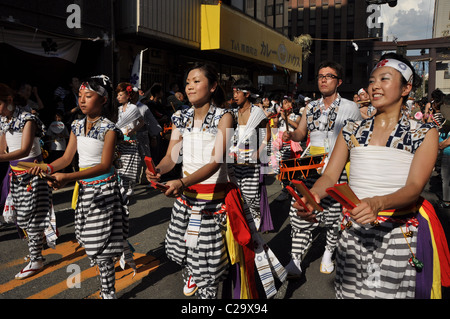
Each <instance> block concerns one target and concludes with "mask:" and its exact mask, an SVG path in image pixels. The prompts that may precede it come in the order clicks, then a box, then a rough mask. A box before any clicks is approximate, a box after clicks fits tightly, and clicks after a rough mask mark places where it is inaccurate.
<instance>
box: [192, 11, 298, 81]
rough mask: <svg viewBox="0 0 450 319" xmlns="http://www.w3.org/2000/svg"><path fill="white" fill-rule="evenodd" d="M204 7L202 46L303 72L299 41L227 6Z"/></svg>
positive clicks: (202, 47)
mask: <svg viewBox="0 0 450 319" xmlns="http://www.w3.org/2000/svg"><path fill="white" fill-rule="evenodd" d="M201 10H202V11H201V19H202V21H201V49H202V50H222V51H226V52H228V53H231V54H233V55H238V56H243V57H246V58H250V59H254V60H257V61H262V62H266V63H270V64H275V65H276V66H278V67H283V68H286V69H289V70H293V71H295V72H301V70H302V48H301V46H300V45H298V44H295V43H294V42H292V41H290V40H289V39H288V38H286V37H284V36H283V35H281V34H279V33H278V32H276V31H274V30H272V29H270V28H268V27H266V26H264V25H263V24H262V23H258V22H256V21H255V20H253V19H251V18H250V17H246V16H245V15H243V14H241V13H239V12H237V11H234V10H232V9H230V8H228V7H226V6H222V5H207V4H203V5H202V9H201Z"/></svg>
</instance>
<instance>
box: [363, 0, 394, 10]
mask: <svg viewBox="0 0 450 319" xmlns="http://www.w3.org/2000/svg"><path fill="white" fill-rule="evenodd" d="M366 3H367V4H386V3H387V4H388V5H389V6H390V7H391V8H393V7H395V6H396V5H397V0H366Z"/></svg>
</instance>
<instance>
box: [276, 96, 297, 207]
mask: <svg viewBox="0 0 450 319" xmlns="http://www.w3.org/2000/svg"><path fill="white" fill-rule="evenodd" d="M300 118H301V116H300V115H297V114H295V113H294V112H293V108H292V98H289V97H285V98H284V99H283V102H282V106H281V109H280V113H279V115H278V117H277V118H276V119H275V125H276V127H277V128H278V137H277V139H276V140H275V141H274V142H273V148H274V151H275V152H276V160H277V161H276V163H275V165H276V167H277V172H279V169H280V163H281V161H284V160H288V159H290V158H293V157H297V156H300V152H301V151H302V147H301V146H300V143H298V142H294V141H292V140H291V141H284V140H283V133H284V132H286V131H287V130H288V131H291V132H293V131H295V129H296V128H297V127H298V125H299V124H300ZM287 185H289V180H287V179H285V180H283V181H282V186H283V188H282V190H281V193H280V195H278V197H277V198H275V200H277V201H284V200H286V199H288V198H289V195H288V192H287V191H286V186H287Z"/></svg>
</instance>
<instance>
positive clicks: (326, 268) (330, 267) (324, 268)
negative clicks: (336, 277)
mask: <svg viewBox="0 0 450 319" xmlns="http://www.w3.org/2000/svg"><path fill="white" fill-rule="evenodd" d="M333 271H334V263H331V264H327V265H326V264H323V263H320V272H321V273H322V274H331V273H332V272H333Z"/></svg>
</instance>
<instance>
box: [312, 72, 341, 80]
mask: <svg viewBox="0 0 450 319" xmlns="http://www.w3.org/2000/svg"><path fill="white" fill-rule="evenodd" d="M323 79H326V80H327V81H328V80H332V79H339V77H338V76H337V75H334V74H329V73H328V74H319V75H317V80H319V81H320V80H323Z"/></svg>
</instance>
